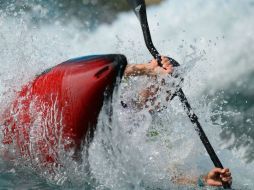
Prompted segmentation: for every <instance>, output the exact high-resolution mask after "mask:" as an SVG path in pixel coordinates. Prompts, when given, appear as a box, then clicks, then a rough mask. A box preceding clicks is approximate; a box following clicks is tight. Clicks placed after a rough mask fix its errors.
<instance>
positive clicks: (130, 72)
mask: <svg viewBox="0 0 254 190" xmlns="http://www.w3.org/2000/svg"><path fill="white" fill-rule="evenodd" d="M124 75H125V76H126V77H128V76H140V75H148V76H155V75H156V73H155V71H154V68H153V67H152V66H151V65H150V64H147V63H141V64H128V65H127V66H126V69H125V72H124Z"/></svg>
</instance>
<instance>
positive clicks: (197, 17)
mask: <svg viewBox="0 0 254 190" xmlns="http://www.w3.org/2000/svg"><path fill="white" fill-rule="evenodd" d="M253 6H254V3H253V1H251V0H245V1H242V2H241V3H239V2H238V1H236V0H231V1H223V2H222V1H219V0H215V1H201V0H191V1H188V2H186V1H183V0H178V1H176V0H171V1H165V2H163V3H162V4H161V5H159V6H157V7H151V8H149V9H148V19H149V23H150V25H151V29H152V36H153V38H154V42H156V43H155V44H156V46H158V49H159V50H161V52H162V54H170V56H171V57H174V58H175V59H176V60H178V61H179V62H180V63H182V64H183V68H182V71H183V73H184V78H185V82H184V84H183V89H184V92H185V93H186V96H187V97H188V99H189V101H190V104H191V105H192V107H193V108H194V110H195V112H196V113H197V115H198V116H199V119H200V122H201V123H202V125H203V126H204V130H205V132H206V133H207V135H208V137H209V139H210V141H211V143H212V145H213V146H214V148H215V150H216V151H217V153H218V155H219V157H220V158H221V160H222V162H223V164H224V165H225V166H227V167H230V168H231V170H232V173H233V177H234V186H233V187H234V188H236V189H252V188H253V187H254V183H253V177H254V172H253V168H254V163H253V160H254V159H253V158H254V156H253V146H252V145H253V143H254V142H253V139H254V132H253V131H254V129H253V122H254V120H253V119H254V118H253V114H251V113H253V107H254V106H253V105H254V104H253V99H251V98H248V97H251V95H252V97H253V91H251V89H253V83H251V81H252V80H253V77H254V75H253V73H254V66H253V64H252V63H253V61H254V58H253V56H252V52H253V50H254V46H253V44H254V43H253V42H254V38H253V31H254V26H253V24H252V20H253V19H254V12H253V8H254V7H253ZM127 21H128V22H127ZM246 47H247V48H246ZM96 53H124V54H125V55H126V56H127V57H128V59H129V62H130V63H136V62H146V61H147V60H149V59H151V57H150V55H149V53H148V51H147V50H146V48H145V46H144V42H143V37H142V33H141V29H140V26H139V23H138V21H137V19H136V18H135V16H134V15H133V13H124V14H121V15H119V17H118V18H117V19H116V21H115V22H114V23H113V24H112V25H101V26H99V27H98V28H97V29H96V30H95V31H93V32H91V33H87V32H86V33H85V32H84V31H80V29H79V27H76V22H75V23H74V24H73V23H71V22H70V23H69V24H68V25H66V26H60V25H57V24H56V25H46V24H44V25H35V24H32V23H30V20H29V15H28V14H26V13H25V12H23V13H22V14H20V17H15V16H14V15H8V14H6V13H5V12H4V11H1V12H0V55H1V62H0V68H1V69H0V79H1V80H0V92H1V99H0V104H1V108H0V111H1V113H2V112H3V111H4V110H5V109H6V108H8V105H9V103H10V102H11V101H12V100H13V97H14V96H15V92H17V91H18V90H19V89H20V88H21V86H22V85H23V84H25V83H26V82H28V81H30V80H31V79H33V78H34V76H35V75H36V74H38V73H40V72H42V71H43V70H45V69H46V68H48V67H51V66H54V65H56V64H57V63H60V62H62V61H64V60H66V59H69V58H71V57H77V56H81V55H88V54H96ZM251 79H252V80H251ZM160 80H161V79H158V80H157V81H152V80H151V79H149V78H147V77H136V78H132V79H130V80H128V81H125V82H124V83H123V84H121V85H120V87H119V88H118V89H117V90H116V91H115V94H114V97H113V101H112V102H114V103H113V104H110V103H109V102H108V103H107V102H105V105H104V107H103V109H102V111H101V113H100V118H99V122H98V126H97V131H96V134H95V138H94V140H93V142H92V144H91V146H90V147H89V149H88V150H87V149H85V150H84V151H83V157H84V160H85V162H84V163H83V164H78V163H76V162H73V161H72V160H71V159H69V157H68V155H65V153H64V152H62V154H63V155H62V157H61V159H62V162H63V164H64V166H63V167H56V168H55V169H54V172H55V173H54V174H52V173H51V172H50V171H48V170H47V169H45V168H41V167H39V165H38V163H33V164H31V161H30V160H22V159H19V158H17V159H16V160H15V164H14V165H13V164H7V163H6V161H2V160H1V161H0V166H1V175H0V182H1V183H0V184H3V185H2V187H1V185H0V188H6V187H8V188H12V187H15V186H18V185H19V186H20V187H21V188H23V189H28V188H32V187H35V188H38V189H58V188H61V189H63V188H67V189H68V188H72V189H79V188H85V189H158V188H160V189H178V188H179V187H178V186H177V185H176V184H174V183H172V179H173V178H174V177H175V176H178V175H184V176H186V177H190V176H199V175H201V174H204V173H206V172H207V171H208V170H209V169H210V168H211V167H212V164H211V161H210V160H209V157H208V155H207V154H206V153H205V151H204V149H203V147H202V144H201V143H200V140H199V138H198V136H197V135H196V133H195V131H194V129H193V127H192V126H191V123H190V121H189V120H188V118H187V116H186V114H185V112H184V110H183V108H182V107H181V105H180V102H179V101H178V99H177V98H175V99H174V100H173V101H171V102H170V103H168V102H167V101H165V97H166V96H167V92H166V91H167V89H171V90H172V86H171V83H172V79H171V78H165V81H166V84H165V85H164V86H163V87H162V88H161V89H160V91H159V93H157V100H156V102H157V103H158V102H160V103H161V106H162V105H164V106H166V107H167V108H164V109H163V110H162V111H160V112H158V113H156V114H150V113H149V109H148V108H147V109H142V110H139V109H130V108H128V109H123V108H122V107H121V106H120V105H121V104H120V101H121V100H124V101H126V102H127V103H128V102H132V101H133V100H135V99H137V98H138V93H139V90H140V89H142V88H144V87H146V86H149V85H151V84H153V85H154V84H155V83H156V84H157V83H159V82H160ZM248 81H250V82H249V83H247V82H248ZM232 87H233V88H232ZM237 93H238V94H241V95H242V96H243V97H244V98H248V101H247V103H245V104H246V105H245V104H237V106H238V107H237V109H236V107H235V106H234V105H233V103H234V102H233V101H230V100H231V99H234V97H236V98H239V96H236V95H235V94H237ZM235 101H237V100H235ZM245 101H246V100H245ZM221 102H222V103H221ZM240 103H241V101H240ZM149 106H150V108H151V106H152V105H151V104H149ZM244 106H245V107H244ZM246 107H247V108H248V109H247V108H246ZM245 108H246V109H245ZM52 109H53V108H52ZM109 109H112V110H113V111H112V115H109V114H108V113H109V111H108V110H109ZM154 109H155V108H154ZM246 117H247V118H246ZM109 118H110V119H109ZM232 118H233V119H232ZM242 118H243V119H242ZM245 121H246V122H245ZM37 122H41V121H39V120H38V121H37ZM246 129H248V130H246ZM1 147H2V148H6V147H4V145H1ZM59 151H60V152H61V148H60V149H59ZM87 152H89V156H88V158H87V157H86V155H87ZM87 163H88V164H87ZM16 165H17V166H16ZM88 165H89V166H88ZM21 166H22V167H21ZM20 167H21V168H20ZM88 167H89V168H90V171H88V170H87V168H88ZM33 172H36V175H35V174H34V173H33ZM25 175H27V176H31V177H30V178H32V180H31V179H30V180H31V182H29V184H27V183H26V182H25V181H26V179H27V178H26V177H23V176H25ZM190 178H191V177H190ZM9 181H15V183H14V182H13V183H10V182H9ZM46 181H48V182H46ZM52 183H53V185H52ZM183 188H186V187H183ZM188 188H191V187H187V189H188Z"/></svg>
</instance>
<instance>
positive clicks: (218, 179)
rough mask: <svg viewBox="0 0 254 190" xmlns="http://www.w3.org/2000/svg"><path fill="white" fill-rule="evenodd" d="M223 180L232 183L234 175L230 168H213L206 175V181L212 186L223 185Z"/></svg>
mask: <svg viewBox="0 0 254 190" xmlns="http://www.w3.org/2000/svg"><path fill="white" fill-rule="evenodd" d="M222 181H223V182H225V183H229V184H232V176H231V172H230V170H229V169H228V168H225V169H221V168H213V169H212V170H211V171H210V172H209V173H208V174H207V176H205V182H206V184H207V185H210V186H222Z"/></svg>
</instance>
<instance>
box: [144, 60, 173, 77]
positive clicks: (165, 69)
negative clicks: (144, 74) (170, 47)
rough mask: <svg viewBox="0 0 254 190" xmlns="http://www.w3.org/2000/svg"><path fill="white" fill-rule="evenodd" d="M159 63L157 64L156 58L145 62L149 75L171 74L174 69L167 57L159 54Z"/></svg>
mask: <svg viewBox="0 0 254 190" xmlns="http://www.w3.org/2000/svg"><path fill="white" fill-rule="evenodd" d="M161 64H162V67H161V66H160V65H159V63H158V61H157V60H156V59H153V60H152V61H151V62H149V64H147V69H148V70H149V73H150V75H164V74H171V73H173V71H174V68H173V65H172V64H171V63H170V61H169V59H168V58H167V57H165V56H161Z"/></svg>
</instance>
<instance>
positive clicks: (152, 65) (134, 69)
mask: <svg viewBox="0 0 254 190" xmlns="http://www.w3.org/2000/svg"><path fill="white" fill-rule="evenodd" d="M161 64H162V67H160V66H159V63H158V62H157V60H156V59H153V60H152V61H150V62H149V63H141V64H128V65H127V66H126V68H125V71H124V76H125V77H129V76H140V75H147V76H158V75H166V74H171V73H172V72H173V65H172V64H170V61H169V59H168V58H167V57H165V56H161Z"/></svg>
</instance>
